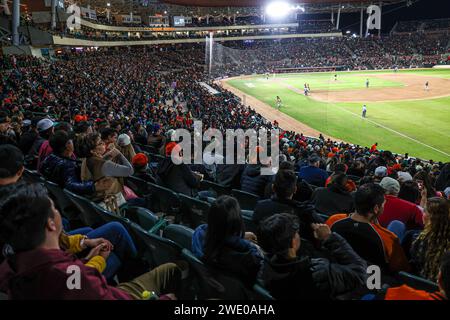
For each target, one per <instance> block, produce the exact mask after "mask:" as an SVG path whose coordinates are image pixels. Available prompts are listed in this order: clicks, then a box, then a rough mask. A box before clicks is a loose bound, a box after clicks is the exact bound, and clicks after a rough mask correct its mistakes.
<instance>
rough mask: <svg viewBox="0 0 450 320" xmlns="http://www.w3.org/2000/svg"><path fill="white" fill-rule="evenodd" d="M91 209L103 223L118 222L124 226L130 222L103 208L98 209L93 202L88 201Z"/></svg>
mask: <svg viewBox="0 0 450 320" xmlns="http://www.w3.org/2000/svg"><path fill="white" fill-rule="evenodd" d="M89 204H90V206H91V208H92V209H93V210H94V211H95V212H96V213H97V215H98V216H99V217H100V218H101V219H102V220H103V222H104V223H108V222H119V223H121V224H123V225H124V226H126V224H127V223H129V222H130V219H128V218H125V217H121V216H118V215H117V214H114V213H112V212H110V211H108V210H105V209H104V208H102V207H100V206H99V205H98V204H96V203H95V202H92V201H89Z"/></svg>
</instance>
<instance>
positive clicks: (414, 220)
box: [378, 177, 423, 230]
mask: <svg viewBox="0 0 450 320" xmlns="http://www.w3.org/2000/svg"><path fill="white" fill-rule="evenodd" d="M380 186H381V187H382V188H383V189H384V191H385V194H386V195H385V198H386V204H385V205H384V212H383V214H381V215H380V217H379V218H378V221H379V222H380V224H381V225H382V226H383V227H387V226H388V225H389V224H390V223H391V222H392V221H394V220H397V221H400V222H403V223H404V224H405V226H406V229H408V230H411V229H422V228H423V212H422V210H420V209H419V208H418V207H417V205H416V204H414V203H411V202H409V201H405V200H403V199H400V198H398V193H399V192H400V183H399V182H398V181H397V180H395V179H393V178H390V177H384V178H383V180H381V182H380Z"/></svg>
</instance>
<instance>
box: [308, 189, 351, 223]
mask: <svg viewBox="0 0 450 320" xmlns="http://www.w3.org/2000/svg"><path fill="white" fill-rule="evenodd" d="M311 202H312V203H313V204H314V206H315V208H316V210H317V211H318V212H320V213H324V214H327V215H330V216H331V215H333V214H335V213H350V212H352V211H353V208H354V205H353V197H352V195H351V194H350V193H349V192H348V191H347V190H345V189H343V188H342V187H340V186H336V185H329V186H328V187H326V188H317V189H316V190H314V193H313V195H312V198H311Z"/></svg>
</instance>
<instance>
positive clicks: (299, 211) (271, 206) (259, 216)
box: [253, 196, 323, 240]
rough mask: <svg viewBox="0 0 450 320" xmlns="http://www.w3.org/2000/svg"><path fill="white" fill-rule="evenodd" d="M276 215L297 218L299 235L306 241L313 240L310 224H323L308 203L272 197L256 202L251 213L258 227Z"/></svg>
mask: <svg viewBox="0 0 450 320" xmlns="http://www.w3.org/2000/svg"><path fill="white" fill-rule="evenodd" d="M277 213H290V214H292V215H295V216H297V217H298V218H299V222H300V230H299V232H300V235H301V236H302V237H303V238H305V239H308V240H313V238H314V237H313V232H312V229H311V223H322V222H323V221H322V219H321V218H320V217H319V216H318V215H317V214H316V213H315V211H314V207H313V206H312V205H311V204H310V203H308V202H298V201H294V200H289V199H279V198H277V197H276V196H272V198H271V199H265V200H261V201H258V203H257V204H256V206H255V210H254V212H253V223H254V224H255V225H259V224H260V223H261V222H262V221H264V220H265V219H267V218H268V217H270V216H272V215H274V214H277Z"/></svg>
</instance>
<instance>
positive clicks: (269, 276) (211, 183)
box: [0, 37, 450, 300]
mask: <svg viewBox="0 0 450 320" xmlns="http://www.w3.org/2000/svg"><path fill="white" fill-rule="evenodd" d="M404 41H405V40H404V38H401V37H399V38H391V39H389V40H388V41H387V42H386V43H387V44H385V43H384V40H383V39H382V40H377V41H371V40H351V39H346V38H343V39H334V40H317V41H316V40H301V41H286V42H283V46H282V48H283V50H278V51H277V50H273V47H274V46H277V45H279V43H274V42H263V41H258V42H254V43H252V44H251V45H250V49H249V48H247V49H249V50H246V51H245V52H246V54H248V55H249V58H250V57H251V58H252V59H254V61H255V62H254V64H252V65H248V66H246V68H248V69H246V70H245V72H249V73H250V72H251V73H252V72H262V71H265V70H268V69H270V68H274V67H279V66H283V65H287V66H292V62H290V63H289V62H286V61H285V59H286V58H288V57H290V58H291V59H292V61H295V62H294V64H296V65H315V66H317V65H341V64H343V65H347V66H351V67H352V68H360V67H363V68H369V67H386V66H391V65H392V60H390V59H386V60H385V59H384V58H380V57H379V56H380V55H379V54H378V57H376V56H375V54H374V56H372V57H371V56H370V52H374V51H375V52H377V53H378V52H379V49H380V48H383V49H385V50H386V51H385V52H392V51H389V50H394V49H392V48H393V47H396V49H395V50H396V54H397V56H399V57H403V56H407V55H409V54H411V53H412V52H416V51H417V50H421V51H420V52H422V53H430V54H435V50H438V51H439V50H441V49H442V46H441V45H440V44H437V41H441V40H438V39H426V40H423V39H418V38H408V43H409V46H406V48H403V47H402V46H401V45H399V43H400V42H404ZM344 43H345V47H343V48H341V47H342V46H340V44H344ZM241 46H244V45H243V44H239V43H232V44H231V45H230V47H234V48H235V49H237V48H242V47H241ZM424 46H425V47H427V48H428V49H427V48H424ZM306 48H309V50H303V49H306ZM336 48H341V49H339V50H336ZM256 49H257V50H256ZM366 55H367V56H369V57H364V56H366ZM319 57H320V58H319ZM263 60H264V61H268V62H267V65H263V66H260V67H256V65H258V64H261V61H263ZM203 62H204V48H202V47H198V46H195V45H180V46H168V47H164V48H146V49H143V48H134V49H124V50H111V51H94V52H84V53H81V54H66V55H65V56H63V59H60V60H59V61H53V62H49V61H44V60H38V59H36V58H30V57H11V56H4V57H3V59H2V60H1V62H0V63H1V66H2V69H1V70H2V71H1V82H0V101H1V108H0V189H1V191H0V194H1V196H0V217H1V219H0V231H1V232H0V244H1V245H2V246H3V244H5V247H4V248H6V249H4V250H3V252H4V254H5V255H6V262H5V264H3V267H4V268H3V269H1V268H0V291H4V292H6V293H7V294H9V296H10V298H14V299H24V298H25V299H30V298H35V299H36V298H44V299H45V298H49V299H52V298H61V297H62V298H67V299H73V298H82V299H131V298H134V299H139V298H145V295H143V294H144V291H155V292H156V293H157V294H158V295H160V296H161V298H167V299H170V297H171V296H170V294H175V295H176V296H177V297H178V298H179V299H214V298H219V299H250V300H254V299H286V298H291V299H292V298H293V297H294V298H298V299H304V298H311V297H314V298H318V299H341V300H345V299H361V298H363V297H365V298H366V299H368V298H371V299H395V298H397V299H399V298H408V297H415V296H420V298H422V299H442V298H443V294H444V293H445V289H447V290H448V288H449V284H448V279H449V278H450V277H449V275H448V270H449V263H450V258H449V256H448V250H449V249H450V247H449V243H450V242H449V241H448V240H449V239H450V238H449V237H450V219H449V218H448V217H449V201H448V198H449V195H450V192H449V191H450V189H449V187H450V164H448V163H447V164H444V163H441V162H439V163H438V162H434V161H432V160H430V161H423V160H420V159H416V158H411V157H409V155H407V154H406V155H398V154H393V153H392V152H390V151H386V150H384V151H382V150H378V149H377V148H378V147H377V145H376V144H374V145H373V146H372V147H370V148H369V147H368V146H358V145H351V144H346V143H340V142H335V141H331V140H330V139H325V138H323V137H322V136H320V137H319V138H310V137H306V136H304V135H303V134H301V133H300V132H289V131H284V130H282V128H279V129H280V130H281V136H280V143H279V148H280V168H279V170H278V172H277V173H276V174H275V173H274V174H273V175H269V176H263V175H261V174H260V173H261V168H262V165H260V164H242V165H238V164H235V165H233V164H213V165H210V164H207V163H203V164H193V165H186V164H181V165H175V164H173V163H172V160H171V158H170V157H168V155H170V154H174V150H177V149H176V148H178V146H177V143H176V142H175V141H173V140H174V138H173V130H174V129H180V128H183V129H187V130H188V131H189V132H191V134H192V135H193V121H194V120H200V119H201V121H202V123H203V130H206V129H208V128H216V129H218V130H220V131H221V132H224V131H225V130H226V129H228V128H242V129H244V130H245V129H249V128H253V129H260V128H266V129H272V128H278V124H277V123H271V122H269V121H267V120H266V119H265V118H264V117H262V116H261V115H260V114H258V113H257V112H256V111H255V110H253V109H251V108H249V107H247V106H244V105H242V104H241V103H240V102H239V99H237V98H236V97H235V96H234V95H233V94H232V93H231V92H229V91H227V90H225V89H223V88H221V87H220V86H218V85H216V84H214V83H212V82H210V81H209V79H208V77H207V75H206V74H205V73H204V68H203ZM408 63H411V62H408ZM420 63H423V62H422V61H421V62H420ZM405 64H407V63H405ZM254 66H255V67H254ZM253 67H254V68H253ZM223 68H226V69H222V70H220V72H224V73H225V74H229V75H232V74H236V73H238V72H241V73H242V66H238V65H236V67H235V69H233V66H231V67H230V65H227V66H226V67H223ZM239 68H241V69H239ZM199 81H206V82H207V83H209V84H210V85H211V86H212V87H213V88H214V89H215V90H217V91H218V92H219V94H217V95H211V94H210V93H209V92H208V91H207V90H206V89H204V87H202V86H201V85H200V84H199V83H198V82H199ZM14 146H16V147H14ZM233 146H234V147H236V148H239V147H240V148H244V149H246V153H247V154H248V152H249V150H248V146H245V145H243V146H241V145H237V144H236V143H235V142H233ZM259 151H260V150H259ZM175 153H176V152H175ZM210 156H214V155H213V154H212V155H210ZM99 165H100V167H99ZM23 168H25V169H24V170H23ZM29 183H31V184H32V185H29ZM45 190H47V192H48V195H49V196H50V198H51V199H53V202H54V204H55V207H56V208H57V209H58V210H59V212H60V213H61V215H62V218H63V220H62V224H63V225H64V233H63V234H62V235H65V233H68V234H69V239H70V240H68V241H69V242H70V245H69V246H66V245H62V244H64V243H65V242H64V241H63V240H62V238H61V237H62V235H61V230H59V229H58V228H59V225H60V224H61V222H58V219H56V218H54V216H55V213H54V212H53V213H48V219H50V217H52V218H51V219H50V221H51V222H47V220H45V219H47V216H44V214H45V212H47V211H49V210H50V211H51V210H52V209H51V203H50V202H48V200H46V199H47V198H46V197H47V196H46V195H45ZM111 190H114V191H111ZM105 195H107V196H105ZM19 203H20V205H19ZM34 206H35V207H34ZM383 207H384V211H383V209H382V208H383ZM39 208H43V209H42V210H39ZM31 213H33V214H35V215H36V216H32V214H31ZM288 214H290V215H288ZM33 219H41V220H42V219H43V220H42V221H43V222H42V223H43V224H48V226H47V227H46V228H47V229H46V230H47V231H45V236H42V234H43V233H44V228H43V227H41V229H37V228H38V227H39V226H41V225H40V223H36V222H35V221H37V220H33ZM41 220H39V221H41ZM352 221H357V222H359V223H357V224H355V223H352ZM55 224H56V227H55V228H54V227H52V226H54V225H55ZM86 227H89V228H91V229H89V230H93V231H91V232H97V233H96V234H101V236H98V237H95V238H94V239H90V237H89V238H87V239H88V241H87V243H86V240H85V239H84V238H83V237H82V236H81V234H82V233H81V231H80V229H79V228H86ZM27 230H33V232H32V233H31V232H29V233H27V232H28V231H27ZM100 230H103V232H104V234H103V233H100ZM104 230H109V231H108V232H106V231H104ZM111 230H113V231H111ZM331 231H333V233H332V234H331V233H330V232H331ZM111 234H114V235H115V236H111ZM117 234H119V235H120V236H117ZM25 235H27V236H25ZM28 235H29V237H28ZM37 235H39V236H37ZM34 237H36V239H34ZM42 237H44V240H42ZM52 237H55V238H52ZM77 237H78V238H77ZM300 237H301V242H300V241H299V239H300ZM98 238H100V240H98V241H99V242H97V240H96V239H98ZM103 238H105V239H106V240H107V241H105V240H104V239H103ZM24 239H25V240H24ZM51 239H56V240H58V239H59V245H58V241H57V244H56V246H57V247H62V248H69V249H67V250H69V251H70V252H72V253H74V252H77V256H78V257H79V258H86V259H85V260H79V261H83V263H84V266H83V264H82V263H81V262H80V264H79V266H80V268H82V270H83V271H82V272H84V273H83V274H84V276H86V278H87V279H88V280H89V281H91V283H94V284H97V283H99V284H98V286H97V285H93V286H92V287H90V288H89V289H86V290H80V291H79V292H78V291H77V293H73V292H70V293H67V290H65V289H61V288H60V287H58V286H57V285H55V288H50V286H49V288H46V289H47V291H43V289H42V288H41V287H42V284H40V286H41V287H39V286H38V287H33V283H34V282H32V281H31V282H29V284H28V285H27V286H28V287H20V286H11V285H9V283H10V282H9V281H10V279H11V278H10V277H11V273H13V274H14V272H15V267H14V265H15V264H14V263H13V262H12V261H18V263H21V261H24V260H21V259H17V260H16V259H15V257H24V259H25V257H27V259H29V256H28V255H29V254H35V250H38V251H36V252H40V257H46V254H47V251H45V248H47V247H46V246H50V244H51V243H53V242H51ZM74 239H75V240H74ZM80 239H81V240H80ZM117 239H120V241H119V240H117ZM124 239H129V240H128V241H126V243H127V245H126V246H125V245H123V242H124V241H125V240H124ZM89 240H92V241H89ZM93 240H95V241H93ZM43 242H44V243H45V246H43V245H42V243H43ZM72 242H74V243H75V244H73V243H72ZM78 242H79V243H78ZM98 243H100V247H96V246H95V245H94V244H97V245H98ZM111 243H112V245H113V246H114V249H113V250H112V247H111V246H110V244H111ZM90 245H92V247H90ZM74 246H75V247H79V248H80V249H79V250H78V251H74V250H75V249H74V248H75V247H74ZM86 246H87V248H91V250H92V251H91V254H87V253H86V252H85V253H86V255H83V252H84V251H82V250H81V249H86ZM134 247H135V248H134ZM52 248H54V247H52ZM39 250H41V251H39ZM42 250H44V251H42ZM60 252H61V250H59V251H58V254H59V255H58V259H62V260H64V259H68V258H67V256H66V255H65V253H64V256H63V255H62V253H60ZM112 253H114V257H115V258H116V259H118V260H119V261H120V263H119V264H117V263H116V264H115V263H114V262H113V261H112V260H113V259H112V258H110V254H112ZM132 253H133V254H132ZM325 257H327V258H325ZM380 257H381V258H380ZM310 258H313V259H312V260H310ZM2 259H3V258H2ZM43 259H44V258H43ZM304 259H306V260H304ZM49 261H50V262H49ZM49 261H46V263H49V265H48V266H49V268H48V269H45V272H48V276H49V277H50V276H51V275H52V273H51V272H53V270H54V269H53V265H52V264H51V263H52V262H51V261H52V260H51V259H50V260H49ZM64 261H66V260H64ZM305 261H309V262H308V263H310V265H305V264H304V263H306V262H305ZM441 261H443V262H442V263H441ZM292 262H295V263H294V264H293V263H292ZM375 262H376V263H377V264H378V265H379V266H380V267H381V269H382V275H383V277H382V279H383V284H385V286H383V290H380V291H376V292H374V291H373V290H372V291H370V290H368V289H367V287H366V281H365V279H366V278H367V273H366V268H367V265H370V264H372V263H375ZM105 267H106V269H105ZM114 267H115V268H114ZM5 268H6V269H5ZM8 268H9V269H8ZM19 268H25V269H26V268H30V269H26V270H27V272H29V274H28V277H29V276H30V275H32V276H33V275H34V273H33V272H35V271H34V270H33V269H32V268H31V267H29V266H27V265H24V266H22V265H20V267H19ZM92 268H96V269H97V270H98V271H99V272H102V273H103V275H104V276H105V277H103V276H101V275H100V273H99V272H95V274H94V273H93V272H92ZM297 268H298V269H297ZM321 268H325V269H321ZM150 269H151V270H153V271H152V272H148V270H150ZM310 269H314V270H316V271H317V272H315V273H311V272H310V271H308V270H310ZM111 270H114V272H112V271H111ZM299 270H301V271H299ZM439 270H441V274H444V273H445V278H444V280H445V281H447V283H446V284H445V285H444V287H443V285H442V283H443V281H444V280H442V278H440V280H441V282H440V283H441V286H440V288H439V289H440V293H436V291H438V285H437V282H438V280H439V279H438V274H439ZM325 271H326V272H325ZM41 272H42V271H41ZM146 272H147V273H146ZM143 273H145V279H146V280H145V281H144V280H143V279H144V278H136V276H139V275H141V274H143ZM280 273H281V274H284V275H286V273H287V274H288V278H287V280H274V279H280ZM46 275H47V274H46ZM16 276H17V277H18V278H19V280H20V275H18V274H16ZM154 277H155V278H156V279H159V280H161V279H163V278H164V279H165V281H166V282H167V283H165V285H163V286H162V287H161V286H158V287H155V286H154V284H153V283H152V285H150V284H149V283H148V282H147V281H148V278H152V279H153V278H154ZM105 279H106V280H107V281H108V283H106V282H105V281H106V280H105ZM133 279H134V280H133ZM139 279H140V280H139ZM305 279H310V280H305ZM311 280H312V282H311ZM14 281H15V280H14ZM55 281H57V280H56V279H55ZM64 281H65V280H64ZM308 281H309V282H308ZM157 282H158V283H159V282H161V281H157ZM130 283H131V285H130ZM136 283H139V286H140V287H139V288H141V289H142V290H140V291H139V292H137V293H136V291H134V290H132V289H130V288H132V287H133V288H135V286H136ZM293 283H298V285H297V286H295V285H292V284H293ZM304 283H309V284H308V285H304V286H303V284H304ZM321 283H327V285H324V286H319V285H318V284H321ZM287 284H289V285H287ZM401 285H407V286H408V287H405V286H401ZM386 286H388V287H390V288H389V289H386ZM398 286H401V287H398ZM56 287H58V288H56ZM23 288H25V289H23ZM100 288H101V289H100ZM148 288H151V289H148ZM405 288H407V289H405ZM417 290H423V291H417ZM447 292H448V291H447ZM52 295H53V296H52ZM77 295H78V296H77ZM368 295H369V296H368ZM370 295H371V296H370Z"/></svg>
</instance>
